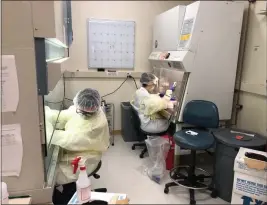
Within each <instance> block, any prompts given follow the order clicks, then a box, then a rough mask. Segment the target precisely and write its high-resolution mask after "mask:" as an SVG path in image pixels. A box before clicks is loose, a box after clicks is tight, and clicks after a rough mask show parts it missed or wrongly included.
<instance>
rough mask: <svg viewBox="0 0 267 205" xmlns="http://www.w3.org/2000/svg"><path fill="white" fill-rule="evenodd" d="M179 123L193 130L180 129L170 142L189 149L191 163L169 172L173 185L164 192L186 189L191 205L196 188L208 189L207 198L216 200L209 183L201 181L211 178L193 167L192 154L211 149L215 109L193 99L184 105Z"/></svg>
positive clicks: (203, 171) (215, 115) (193, 157)
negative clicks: (181, 121)
mask: <svg viewBox="0 0 267 205" xmlns="http://www.w3.org/2000/svg"><path fill="white" fill-rule="evenodd" d="M183 121H184V123H185V124H189V125H192V126H194V127H184V128H182V130H180V131H178V132H176V133H175V134H174V141H175V143H176V145H178V146H180V147H181V148H184V149H189V150H191V154H190V157H191V163H190V165H189V166H178V167H176V168H174V169H172V170H171V171H170V177H171V179H172V181H173V182H171V183H167V184H166V185H165V189H164V193H165V194H167V193H169V188H170V187H172V186H179V185H180V186H183V187H186V188H188V189H189V193H190V204H191V205H195V204H196V201H195V192H194V191H195V190H196V189H209V190H211V191H212V193H211V197H212V198H215V197H217V193H216V190H215V189H214V185H213V183H211V184H208V185H207V184H205V179H211V178H212V176H211V175H210V174H209V173H207V172H206V171H205V170H202V169H199V168H196V152H197V151H198V150H205V151H206V150H208V149H209V148H212V147H213V145H214V143H215V140H214V136H213V134H212V131H211V129H214V128H215V129H217V128H218V127H219V113H218V108H217V106H216V105H215V104H214V103H212V102H208V101H202V100H193V101H191V102H189V103H187V105H186V106H185V109H184V112H183ZM196 170H199V171H202V173H203V174H199V175H196V173H195V171H196Z"/></svg>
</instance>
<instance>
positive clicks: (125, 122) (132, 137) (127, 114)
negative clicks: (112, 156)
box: [121, 102, 139, 142]
mask: <svg viewBox="0 0 267 205" xmlns="http://www.w3.org/2000/svg"><path fill="white" fill-rule="evenodd" d="M132 109H133V108H132V106H131V104H130V102H122V103H121V134H122V138H123V140H124V141H125V142H135V141H139V136H138V135H139V134H138V130H136V129H135V127H134V122H133V121H134V117H133V116H134V114H133V110H132Z"/></svg>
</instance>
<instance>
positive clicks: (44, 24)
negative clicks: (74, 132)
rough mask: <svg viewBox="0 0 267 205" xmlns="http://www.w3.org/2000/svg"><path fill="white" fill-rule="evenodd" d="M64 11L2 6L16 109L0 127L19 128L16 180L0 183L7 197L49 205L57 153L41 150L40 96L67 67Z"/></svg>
mask: <svg viewBox="0 0 267 205" xmlns="http://www.w3.org/2000/svg"><path fill="white" fill-rule="evenodd" d="M65 9H67V10H68V11H66V10H65ZM70 9H71V8H70V1H68V2H67V1H5V2H2V55H14V57H15V64H16V68H17V73H18V75H17V76H18V84H19V103H18V107H17V109H16V111H15V112H12V113H11V112H6V113H2V122H1V123H2V124H3V125H7V124H14V123H18V124H20V125H21V136H22V141H23V160H22V166H21V172H20V175H19V176H18V177H14V176H3V177H2V180H3V181H4V182H6V183H7V185H8V189H9V194H10V195H15V196H18V195H30V196H31V197H32V200H33V203H40V204H41V203H49V202H51V200H52V193H53V187H54V182H55V176H56V174H55V170H56V165H57V160H58V156H59V151H60V149H59V148H58V147H56V146H47V143H48V142H47V138H46V137H48V136H46V134H45V111H44V95H46V94H48V92H49V91H51V90H53V88H54V86H55V84H56V83H57V82H58V80H59V78H60V77H61V76H62V73H63V71H64V67H65V66H66V64H67V63H68V55H67V53H68V52H67V50H68V46H69V45H70V44H71V41H67V40H66V39H72V32H70V31H72V29H71V23H70V22H71V18H70ZM67 28H68V29H67ZM49 137H51V136H49ZM3 157H5V158H8V157H9V156H3ZM31 165H33V166H31ZM2 168H3V169H4V168H5V167H2Z"/></svg>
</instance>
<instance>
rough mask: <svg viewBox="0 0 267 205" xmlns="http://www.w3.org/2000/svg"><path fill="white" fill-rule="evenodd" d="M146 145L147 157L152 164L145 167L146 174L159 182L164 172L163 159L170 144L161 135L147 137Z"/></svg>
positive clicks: (164, 164) (164, 162)
mask: <svg viewBox="0 0 267 205" xmlns="http://www.w3.org/2000/svg"><path fill="white" fill-rule="evenodd" d="M146 146H147V150H148V154H149V159H150V161H151V162H152V166H151V167H148V168H147V175H148V176H149V178H150V179H151V180H153V181H155V182H157V183H160V181H161V179H162V178H163V177H164V174H165V172H166V161H165V160H166V157H167V154H168V151H169V149H170V144H169V142H168V141H167V140H166V139H164V138H161V137H156V138H151V137H148V139H147V140H146Z"/></svg>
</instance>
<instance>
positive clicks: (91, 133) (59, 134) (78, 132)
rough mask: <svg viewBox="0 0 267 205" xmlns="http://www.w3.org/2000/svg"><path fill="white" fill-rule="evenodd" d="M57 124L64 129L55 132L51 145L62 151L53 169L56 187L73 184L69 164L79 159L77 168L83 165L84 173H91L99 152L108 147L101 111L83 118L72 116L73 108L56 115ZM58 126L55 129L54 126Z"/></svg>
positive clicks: (77, 115)
mask: <svg viewBox="0 0 267 205" xmlns="http://www.w3.org/2000/svg"><path fill="white" fill-rule="evenodd" d="M58 122H59V123H58V125H60V127H62V126H64V124H65V126H64V128H65V130H55V132H54V135H53V138H52V141H51V143H52V144H54V145H57V146H59V147H61V148H62V150H63V151H62V155H61V156H60V162H59V165H58V170H57V177H56V179H57V180H56V182H57V184H58V185H62V184H67V183H70V182H74V181H76V180H77V178H78V173H76V174H73V167H72V166H71V161H72V160H73V159H74V158H75V157H77V156H79V157H81V158H82V160H81V161H80V165H85V166H86V169H87V173H88V174H90V173H92V171H94V170H95V168H96V167H97V165H98V163H99V161H100V160H101V156H102V153H103V152H104V151H106V150H107V149H108V147H109V138H110V135H109V128H108V122H107V119H106V116H105V114H104V112H103V110H102V109H99V111H98V112H97V113H96V114H94V115H92V116H90V117H83V116H81V115H79V114H77V113H76V111H75V108H74V106H71V107H70V108H69V109H68V110H64V111H62V112H61V113H60V115H59V119H58ZM57 127H58V126H57Z"/></svg>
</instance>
